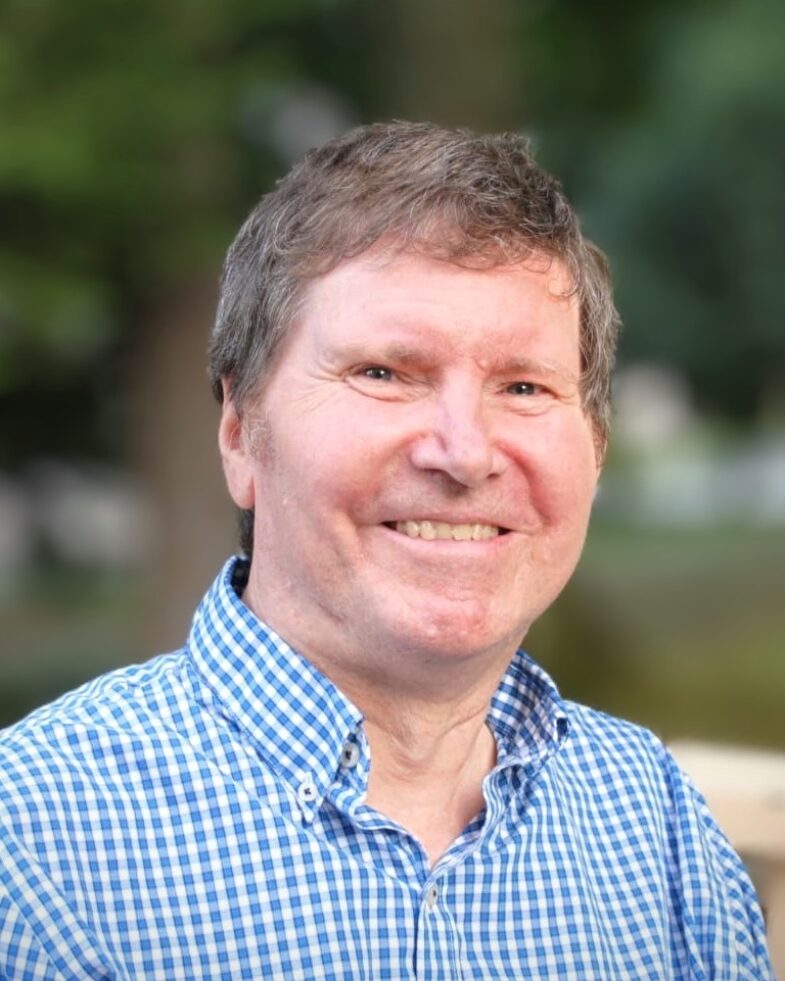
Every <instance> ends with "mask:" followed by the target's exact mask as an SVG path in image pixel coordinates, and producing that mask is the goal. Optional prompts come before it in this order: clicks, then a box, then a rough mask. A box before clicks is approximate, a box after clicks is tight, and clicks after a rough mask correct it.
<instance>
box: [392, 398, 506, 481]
mask: <svg viewBox="0 0 785 981" xmlns="http://www.w3.org/2000/svg"><path fill="white" fill-rule="evenodd" d="M431 411H432V416H431V417H430V418H429V421H428V424H427V426H426V427H424V431H423V432H422V434H421V435H420V437H419V438H418V439H417V440H416V441H415V442H414V444H413V445H412V449H411V460H412V463H413V464H414V466H415V467H417V468H418V469H419V470H431V471H435V472H440V473H445V474H448V475H449V476H450V477H452V479H453V480H454V481H456V482H457V483H459V484H462V485H463V486H465V487H478V486H480V485H481V484H482V483H483V481H485V480H487V479H488V478H489V477H492V476H494V475H496V474H499V473H501V472H502V470H503V468H504V455H503V453H502V451H501V450H500V449H499V448H498V447H497V446H496V445H495V443H494V440H493V433H492V432H491V426H490V424H489V421H488V418H487V415H488V413H487V410H486V409H485V407H484V406H483V405H482V399H481V397H479V396H473V395H471V394H469V393H467V392H466V391H465V390H463V391H455V392H449V393H447V392H445V393H442V394H441V395H440V397H439V398H438V399H437V400H436V404H435V405H432V410H431Z"/></svg>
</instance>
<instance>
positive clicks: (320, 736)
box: [188, 557, 568, 806]
mask: <svg viewBox="0 0 785 981" xmlns="http://www.w3.org/2000/svg"><path fill="white" fill-rule="evenodd" d="M247 573H248V562H247V560H245V559H242V558H238V557H234V558H232V559H230V560H229V561H228V562H227V563H226V565H225V566H224V567H223V569H222V571H221V573H220V575H219V576H218V578H217V579H216V581H215V582H214V583H213V586H212V588H211V589H210V591H209V592H208V593H207V595H206V596H205V598H204V600H203V601H202V603H201V604H200V606H199V608H198V609H197V611H196V615H195V617H194V621H193V626H192V628H191V633H190V636H189V639H188V650H189V652H190V655H191V658H192V660H193V662H194V664H195V666H196V669H197V671H198V672H199V675H200V676H201V678H202V681H203V682H204V683H205V684H206V685H207V687H208V688H209V689H210V690H211V691H212V692H213V694H214V696H215V697H216V698H217V699H218V701H219V702H220V704H221V706H222V711H223V713H224V714H225V715H226V716H228V717H229V718H231V719H232V720H233V721H234V722H235V723H236V724H237V725H238V726H240V727H241V728H242V729H243V731H244V732H245V733H246V734H247V735H248V736H249V738H250V739H251V740H252V741H253V742H254V744H255V745H256V748H257V750H258V751H259V753H260V754H261V755H262V756H263V757H264V758H265V759H266V761H267V762H268V763H269V765H270V766H271V767H273V768H274V769H275V770H277V771H278V772H279V773H281V774H282V776H283V777H284V778H285V779H287V781H288V782H290V783H291V784H292V785H293V786H295V787H296V786H301V785H302V782H303V780H304V779H305V780H312V781H313V783H314V785H315V792H316V793H315V797H314V802H313V803H314V804H315V805H317V806H318V803H320V802H321V799H322V798H323V797H324V795H325V793H326V791H327V788H328V787H329V786H330V784H331V783H332V782H333V780H334V779H335V774H336V772H337V770H338V766H339V761H340V754H341V750H342V749H343V747H344V745H345V744H346V742H347V740H348V738H349V737H350V736H351V735H352V734H354V733H357V731H358V729H359V728H360V726H361V725H362V721H363V716H362V713H361V712H360V710H359V709H358V708H357V707H356V706H355V705H353V704H352V702H350V701H349V699H348V698H347V697H346V696H345V695H343V694H342V693H341V692H340V691H339V689H338V688H336V686H335V685H334V684H333V683H332V682H331V681H330V680H329V679H328V678H326V677H325V676H324V675H323V674H322V673H321V672H320V671H319V670H318V669H317V668H316V667H314V665H312V664H311V663H310V662H309V661H307V660H306V659H305V658H303V657H302V656H300V655H299V654H298V653H297V652H296V651H294V650H293V649H292V648H291V647H290V646H289V645H288V644H287V643H286V641H285V640H283V639H282V638H281V637H279V636H278V634H276V633H275V631H274V630H272V629H271V628H270V627H268V626H267V625H266V624H265V623H263V622H262V621H261V620H260V619H259V618H258V617H257V616H256V615H255V614H254V613H253V612H252V611H251V610H250V609H249V608H248V607H247V606H246V605H245V603H243V601H242V599H240V596H239V592H241V591H242V589H243V588H244V586H245V582H246V580H247ZM488 724H489V726H490V727H491V729H492V731H493V733H494V735H495V737H496V740H497V745H498V749H499V759H498V763H499V765H501V766H507V765H510V764H514V763H522V764H529V763H532V762H534V761H536V760H538V759H542V758H543V757H544V756H545V755H547V754H548V753H549V752H551V751H552V750H553V749H555V748H556V746H557V745H558V744H559V743H560V742H561V740H562V738H563V737H564V735H565V734H566V732H567V726H568V719H567V715H566V711H565V705H564V702H563V701H562V699H561V697H560V695H559V692H558V689H557V688H556V685H555V684H554V682H553V681H552V680H551V678H550V677H549V676H548V675H547V674H546V672H545V671H543V669H542V668H541V667H540V666H539V665H538V664H536V663H535V662H534V661H533V660H532V659H531V658H530V657H529V656H528V655H527V654H526V653H524V652H523V651H518V652H517V654H516V655H515V657H514V658H513V660H512V662H511V663H510V665H509V667H508V668H507V670H506V671H505V673H504V676H503V678H502V680H501V683H500V685H499V687H498V688H497V690H496V693H495V694H494V696H493V699H492V701H491V706H490V710H489V712H488Z"/></svg>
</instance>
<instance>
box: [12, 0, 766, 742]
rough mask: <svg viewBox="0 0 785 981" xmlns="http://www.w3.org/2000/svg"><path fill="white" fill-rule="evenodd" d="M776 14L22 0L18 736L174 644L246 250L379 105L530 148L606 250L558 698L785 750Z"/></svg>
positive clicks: (211, 546) (219, 496) (652, 5)
mask: <svg viewBox="0 0 785 981" xmlns="http://www.w3.org/2000/svg"><path fill="white" fill-rule="evenodd" d="M783 36H785V5H782V4H775V3H768V2H764V0H711V2H709V0H678V2H677V0H637V2H636V3H634V4H631V3H629V2H627V0H625V2H621V0H610V2H607V3H604V4H601V5H598V4H587V3H585V2H583V0H484V2H482V3H477V2H476V0H386V2H385V3H375V2H372V0H263V2H259V0H222V2H221V3H210V2H208V0H167V2H166V3H161V2H160V0H135V2H134V3H133V4H131V3H128V2H122V0H69V2H68V3H64V2H62V0H4V2H3V3H2V5H0V722H2V723H5V722H9V721H11V720H13V719H15V718H18V717H19V716H21V715H22V714H24V713H25V712H27V711H28V710H29V709H30V708H32V707H33V706H35V705H37V704H40V703H41V702H43V701H45V700H48V699H50V698H52V697H53V696H55V695H56V694H58V693H59V692H61V691H63V690H65V689H67V688H69V687H72V686H74V685H75V684H77V683H78V682H80V681H82V680H84V679H86V678H88V677H92V676H94V675H95V674H97V673H99V672H101V671H104V670H106V669H109V668H111V667H113V666H115V665H119V664H123V663H127V662H129V661H141V660H145V659H147V658H148V657H150V656H152V655H153V654H155V653H158V652H160V651H162V650H165V649H170V648H174V647H177V646H180V644H181V643H182V642H183V640H184V638H185V635H186V633H187V630H188V626H189V621H190V617H191V614H192V612H193V609H194V606H195V605H196V603H197V602H198V601H199V599H200V597H201V595H202V593H203V592H204V590H205V589H206V588H207V586H208V585H209V583H210V582H211V580H212V578H213V576H214V575H215V573H216V572H217V569H218V567H219V565H220V564H221V563H222V561H223V560H224V558H225V557H226V556H227V555H228V554H229V553H230V552H231V551H232V550H233V548H234V545H235V532H234V516H233V513H232V509H231V508H230V506H229V504H228V499H227V497H226V494H225V492H224V490H223V486H222V478H221V475H220V469H219V463H218V455H217V451H216V446H215V442H216V441H215V429H216V423H217V419H218V412H217V407H216V406H215V405H214V404H213V402H212V400H211V396H210V394H209V390H208V385H207V381H206V376H205V370H204V360H205V358H204V350H205V343H206V337H207V333H208V330H209V327H210V324H211V320H212V317H213V311H214V304H215V298H216V283H217V278H218V273H219V268H220V264H221V261H222V257H223V254H224V252H225V250H226V247H227V246H228V244H229V242H230V240H231V238H232V237H233V235H234V233H235V231H236V230H237V228H238V227H239V225H240V223H241V221H242V220H243V218H244V217H245V215H246V213H247V212H248V210H249V209H250V208H251V206H252V205H253V203H254V202H255V201H256V199H257V198H258V197H259V195H260V194H261V193H263V192H264V191H265V190H267V189H268V188H270V187H271V186H272V184H273V182H274V181H275V179H276V178H277V177H278V176H279V175H281V174H282V173H283V172H284V171H285V170H286V169H287V168H288V167H289V165H290V164H291V163H292V162H293V160H295V159H296V158H297V157H299V156H300V155H301V154H302V152H303V151H305V150H306V149H307V148H308V147H310V146H311V145H313V144H315V143H319V142H321V141H323V140H324V139H326V138H328V137H330V136H333V135H335V134H337V133H340V132H341V131H343V130H345V129H346V128H347V127H349V126H351V125H353V124H355V123H359V122H366V121H370V120H374V119H385V118H391V117H403V118H414V119H431V120H434V121H437V122H440V123H445V124H457V125H468V126H472V127H475V128H479V129H513V130H521V131H524V132H526V133H527V134H529V135H530V136H531V138H532V140H533V141H534V144H535V147H536V148H537V153H538V156H539V159H540V160H541V162H542V163H543V164H544V165H545V166H547V167H548V168H549V169H552V170H553V171H555V172H556V173H557V174H559V175H560V176H561V177H562V178H563V181H564V183H565V185H566V187H567V190H568V193H569V194H570V196H571V198H572V199H573V201H574V202H575V203H576V204H577V206H578V210H579V212H580V213H581V215H582V216H583V220H584V225H585V228H586V230H587V231H588V233H589V235H590V236H591V237H593V238H595V239H596V240H597V241H598V242H599V243H600V244H601V245H602V247H603V248H604V249H605V250H606V251H607V252H608V253H609V255H610V258H611V262H612V266H613V268H614V271H615V279H616V282H617V289H618V299H619V305H620V308H621V312H622V315H623V318H624V320H625V324H626V327H625V331H624V335H623V339H622V343H621V352H620V361H619V370H618V374H617V381H616V403H617V408H618V417H617V421H616V426H615V436H614V443H613V449H612V452H611V455H610V458H609V460H608V463H607V466H606V469H605V472H604V475H603V480H602V487H601V490H600V494H599V497H598V500H597V505H596V513H595V520H594V524H593V528H592V531H591V534H590V538H589V542H588V545H587V550H586V555H585V558H584V560H583V562H582V565H581V567H580V570H579V572H578V574H577V575H576V578H575V580H574V581H573V582H572V583H571V585H570V586H569V587H568V589H567V591H566V592H565V594H564V595H563V597H562V598H561V599H560V600H559V602H558V603H557V605H556V606H555V607H554V609H553V610H552V611H550V612H549V613H548V615H547V616H546V617H545V618H544V619H543V621H542V622H541V623H540V624H538V625H537V627H536V629H535V630H534V631H533V632H532V634H531V635H530V637H529V638H528V640H527V647H528V648H529V649H530V650H531V651H532V652H533V653H534V654H535V655H536V656H537V657H538V658H539V659H540V660H541V661H542V662H543V663H544V664H545V665H546V667H547V668H548V669H549V670H551V671H552V672H553V673H554V674H555V675H556V677H557V680H558V681H559V682H560V684H561V686H562V689H563V691H564V692H565V693H566V694H567V695H570V696H572V697H575V698H578V699H581V700H585V701H589V702H591V703H593V704H595V705H598V706H600V707H602V708H605V709H607V710H609V711H612V712H614V713H617V714H622V715H625V716H628V717H631V718H633V719H635V720H637V721H640V722H643V723H645V724H647V725H648V726H650V727H652V728H654V729H655V730H656V731H657V732H658V733H659V734H660V735H662V736H663V737H665V738H666V739H675V738H696V737H699V738H709V739H713V740H719V741H722V742H730V741H733V742H737V743H745V744H749V745H757V746H762V747H780V748H785V713H783V711H782V701H783V695H784V694H785V658H783V656H782V654H783V649H784V648H785V643H784V642H785V595H784V587H785V548H783V546H784V545H785V329H784V328H783V323H784V322H785V292H783V269H785V180H784V178H785V58H783V56H782V42H781V39H782V37H783Z"/></svg>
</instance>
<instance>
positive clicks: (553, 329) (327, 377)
mask: <svg viewBox="0 0 785 981" xmlns="http://www.w3.org/2000/svg"><path fill="white" fill-rule="evenodd" d="M567 287H568V279H567V276H566V274H565V273H564V270H563V269H562V267H561V266H560V264H559V263H557V262H551V263H549V262H548V261H547V260H545V259H542V258H540V259H539V260H537V259H530V260H529V261H527V262H526V263H520V264H516V265H510V266H503V267H499V268H494V269H490V270H476V269H466V268H462V267H459V266H456V265H453V264H450V263H447V262H442V261H438V260H433V259H429V258H425V257H422V256H417V255H412V254H401V255H398V256H394V257H390V256H387V257H383V256H380V255H378V254H373V253H368V254H365V255H363V256H360V257H359V258H356V259H353V260H350V261H347V262H345V263H343V264H342V265H340V266H339V267H337V268H336V269H335V270H333V271H332V272H330V273H328V274H327V275H325V276H324V277H322V278H320V279H318V280H317V281H315V282H314V283H313V284H312V286H311V288H310V290H309V293H308V295H307V298H306V302H305V305H304V309H303V312H302V315H301V317H300V318H299V320H298V322H297V324H296V325H295V326H294V327H293V329H292V333H291V335H290V337H289V338H288V339H287V341H286V343H285V347H284V349H283V351H282V352H281V356H280V360H279V362H278V363H277V365H276V367H275V369H274V372H273V374H272V377H271V379H270V381H269V383H268V384H267V386H266V388H265V390H264V394H263V395H262V397H261V399H260V401H259V404H258V405H257V406H255V407H254V408H253V410H252V411H251V412H250V414H249V415H250V418H249V419H246V426H247V427H248V430H249V431H251V432H253V430H254V429H255V430H256V437H255V438H254V439H253V440H252V445H253V452H249V453H248V454H247V455H246V456H245V457H243V459H242V461H241V464H240V469H241V471H242V475H243V479H244V480H245V483H244V485H243V486H244V487H246V488H248V490H247V492H246V496H245V497H244V498H243V499H240V498H241V497H242V495H238V494H237V493H235V498H236V500H237V503H239V504H241V505H242V506H245V507H247V506H250V505H251V504H252V505H253V506H254V507H255V510H256V524H255V544H254V558H253V565H252V570H251V580H250V583H249V591H248V593H247V597H248V599H249V602H250V603H251V605H252V606H253V607H254V608H255V609H256V610H257V612H258V613H259V614H260V615H261V616H262V617H263V618H265V619H266V620H267V621H268V622H269V623H270V624H271V625H272V626H274V627H275V628H276V629H277V630H278V632H279V633H281V634H282V635H283V636H284V637H286V639H287V640H289V641H290V642H291V643H292V644H294V645H295V646H299V647H300V649H301V650H302V652H303V653H304V654H306V656H311V657H314V656H316V655H317V653H318V652H317V651H316V650H314V649H313V648H314V647H317V646H318V645H324V647H325V648H326V649H327V648H329V649H331V655H330V656H338V657H341V656H344V657H357V658H359V657H366V658H369V659H373V658H374V657H376V656H378V657H379V658H380V659H383V658H388V659H389V658H390V657H401V658H411V657H419V658H423V657H425V658H427V659H429V660H433V659H440V658H453V659H457V658H461V657H466V656H477V655H482V654H483V652H489V653H494V654H495V655H496V656H499V655H501V654H502V653H503V654H505V655H506V656H509V655H511V653H512V651H513V650H514V647H515V645H516V644H517V643H518V642H519V641H520V638H521V637H522V636H523V634H524V633H525V632H526V630H527V629H528V627H529V625H530V623H531V622H532V621H533V620H534V619H535V618H536V617H537V616H538V615H539V614H540V613H542V612H543V610H544V609H545V608H546V607H548V606H549V605H550V604H551V602H552V601H553V600H554V598H555V597H556V595H557V594H558V593H559V591H560V590H561V589H562V587H563V586H564V584H565V582H566V581H567V579H568V578H569V576H570V574H571V573H572V571H573V569H574V567H575V564H576V562H577V560H578V556H579V554H580V551H581V547H582V544H583V540H584V537H585V533H586V526H587V522H588V518H589V512H590V508H591V502H592V499H593V495H594V490H595V485H596V480H597V472H598V471H597V462H596V459H595V450H594V442H593V438H592V427H591V424H590V422H589V420H588V419H587V417H586V416H585V414H584V412H583V410H582V407H581V403H580V398H579V390H578V380H579V374H580V358H579V350H578V310H577V303H576V301H575V300H574V299H566V298H565V297H564V295H563V294H564V293H565V292H566V290H567ZM231 484H232V480H231V479H230V485H231ZM317 659H318V658H317Z"/></svg>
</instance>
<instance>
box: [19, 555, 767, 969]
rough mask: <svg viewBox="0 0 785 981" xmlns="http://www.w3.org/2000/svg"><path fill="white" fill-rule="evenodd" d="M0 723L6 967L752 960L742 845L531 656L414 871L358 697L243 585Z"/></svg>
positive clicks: (624, 732) (756, 947) (636, 737)
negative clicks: (462, 805)
mask: <svg viewBox="0 0 785 981" xmlns="http://www.w3.org/2000/svg"><path fill="white" fill-rule="evenodd" d="M242 575H243V565H242V563H239V564H238V562H237V560H233V561H232V562H230V563H228V564H227V566H226V567H225V569H224V570H223V572H222V574H221V575H220V577H219V578H218V580H217V581H216V583H215V585H214V586H213V588H212V590H211V591H210V593H209V594H208V595H207V597H206V599H205V600H204V601H203V603H202V605H201V606H200V608H199V610H198V611H197V614H196V617H195V620H194V625H193V629H192V632H191V635H190V638H189V640H188V644H187V646H186V647H185V649H184V650H182V651H179V652H178V653H175V654H168V655H164V656H162V657H159V658H157V659H155V660H153V661H151V662H150V663H148V664H146V665H143V666H141V667H131V668H126V669H123V670H120V671H117V672H114V673H112V674H109V675H107V676H105V677H103V678H100V679H98V680H97V681H95V682H93V683H91V684H89V685H87V686H85V687H84V688H82V689H80V690H79V691H76V692H74V693H72V694H70V695H67V696H65V697H64V698H62V699H60V700H59V701H58V702H56V703H54V704H53V705H51V706H48V707H46V708H43V709H40V710H39V711H37V712H36V713H34V714H33V715H32V716H30V717H29V718H28V719H27V720H25V721H23V722H21V723H20V724H18V725H16V726H15V727H13V728H11V729H9V730H7V731H6V732H5V733H4V734H2V736H0V768H1V769H2V781H1V785H0V977H2V978H4V979H13V981H22V979H25V981H27V979H33V978H42V979H54V978H57V979H63V978H73V979H77V978H78V979H80V981H82V979H85V978H112V979H121V978H122V979H156V981H157V979H161V981H171V979H186V981H194V979H203V978H216V979H217V978H224V979H241V978H247V979H255V981H259V979H264V978H282V979H310V978H314V979H316V978H342V979H368V981H382V979H385V978H389V979H402V978H427V979H433V981H436V979H448V978H449V979H457V978H462V979H504V978H534V979H561V978H570V979H575V981H590V979H598V981H599V979H601V981H616V979H618V981H634V979H640V978H652V979H654V978H656V979H665V978H672V979H686V978H690V979H709V978H712V979H718V981H736V979H752V978H755V979H759V978H769V977H771V969H770V967H769V962H768V959H767V955H766V950H765V944H764V939H763V931H762V924H761V918H760V913H759V910H758V906H757V903H756V899H755V896H754V893H753V891H752V888H751V886H750V884H749V881H748V880H747V877H746V875H745V874H744V872H743V870H742V867H741V865H740V863H739V860H738V858H737V857H736V855H735V854H734V853H733V851H732V850H731V848H730V847H729V845H728V843H727V842H726V840H725V838H724V837H723V836H722V834H721V833H720V832H719V831H718V829H717V827H716V825H715V824H714V822H713V821H712V819H711V817H710V816H709V814H708V813H707V811H706V808H705V806H704V804H703V802H702V800H701V798H700V797H699V796H698V795H697V793H696V792H695V791H694V790H693V788H692V787H691V786H690V784H689V783H688V782H687V780H686V779H685V778H684V776H683V775H682V774H681V773H680V772H679V770H678V769H677V767H676V766H675V764H674V762H673V760H672V759H671V757H670V756H669V755H668V753H667V752H666V751H665V750H664V749H663V747H662V745H661V744H660V743H659V742H658V741H657V740H656V739H655V738H654V737H653V736H652V735H651V734H650V733H648V732H646V731H644V730H641V729H639V728H636V727H635V726H632V725H630V724H628V723H625V722H620V721H618V720H616V719H612V718H608V717H607V716H605V715H602V714H600V713H598V712H594V711H591V710H590V709H587V708H583V707H581V706H579V705H575V704H571V703H569V702H565V701H562V700H561V699H560V697H559V695H558V693H557V691H556V689H555V687H554V685H553V683H552V682H551V681H550V679H549V678H548V677H547V675H546V674H545V673H544V672H543V671H542V670H541V669H540V668H538V667H537V666H536V665H535V664H534V663H533V662H532V661H531V660H530V659H529V658H528V657H527V656H526V655H525V654H522V653H521V654H519V655H517V656H516V658H515V659H514V660H513V662H512V664H511V665H510V667H509V670H508V671H507V673H506V674H505V676H504V679H503V681H502V683H501V685H500V687H499V689H498V691H497V692H496V694H495V696H494V699H493V701H492V704H491V707H490V711H489V715H488V725H489V726H490V728H491V730H492V731H493V733H494V735H495V737H496V741H497V746H498V763H497V765H496V767H495V768H494V770H493V772H492V773H490V774H489V775H488V777H487V778H486V779H485V782H484V785H483V789H484V796H485V802H486V806H485V810H484V811H483V813H482V814H480V815H478V817H477V818H476V819H475V820H474V821H472V823H471V824H469V825H468V827H467V828H466V829H465V830H464V831H463V833H462V834H461V835H460V837H459V838H457V839H456V841H455V842H454V843H453V844H452V846H451V847H450V848H449V850H448V851H447V852H446V853H445V854H444V855H443V857H442V858H441V859H440V860H439V861H438V862H437V864H436V865H435V866H434V867H433V868H430V867H429V865H428V861H427V858H426V855H425V852H424V851H423V848H422V846H421V845H420V844H419V843H418V842H417V841H416V840H415V839H414V838H413V837H412V836H411V835H410V834H408V833H407V832H406V831H405V830H404V829H403V828H402V827H400V826H398V825H397V824H395V822H393V821H391V820H389V819H388V818H386V817H385V816H384V815H382V814H380V813H378V812H377V811H375V810H373V809H372V808H370V807H369V806H368V805H366V804H365V803H364V795H365V790H366V786H367V781H368V771H369V767H370V762H371V761H370V758H369V752H368V743H367V741H366V738H365V735H364V732H363V727H362V716H361V714H360V712H359V711H358V710H357V709H356V708H355V707H354V706H353V705H352V704H351V703H350V702H349V701H348V700H347V699H346V698H345V697H344V696H343V695H342V694H341V693H340V692H339V691H338V690H337V689H336V688H335V686H334V685H333V684H332V683H331V682H330V681H328V680H327V679H326V678H325V677H324V676H323V675H321V674H320V673H319V672H318V671H316V670H315V668H313V667H312V666H311V665H310V664H308V663H307V662H306V661H304V660H303V659H302V658H301V657H300V656H299V655H298V654H296V653H295V652H294V651H293V650H292V649H291V648H289V647H288V646H287V644H286V643H284V641H283V640H281V638H280V637H277V636H276V635H275V634H274V633H273V632H272V631H270V630H269V629H267V628H266V627H265V626H264V625H263V624H262V623H260V622H259V620H257V619H256V617H255V616H254V615H253V614H252V613H251V612H250V610H249V609H248V608H247V607H246V606H245V605H244V604H243V603H242V601H241V600H240V598H239V597H238V595H237V592H236V588H237V586H239V585H241V577H242Z"/></svg>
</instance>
